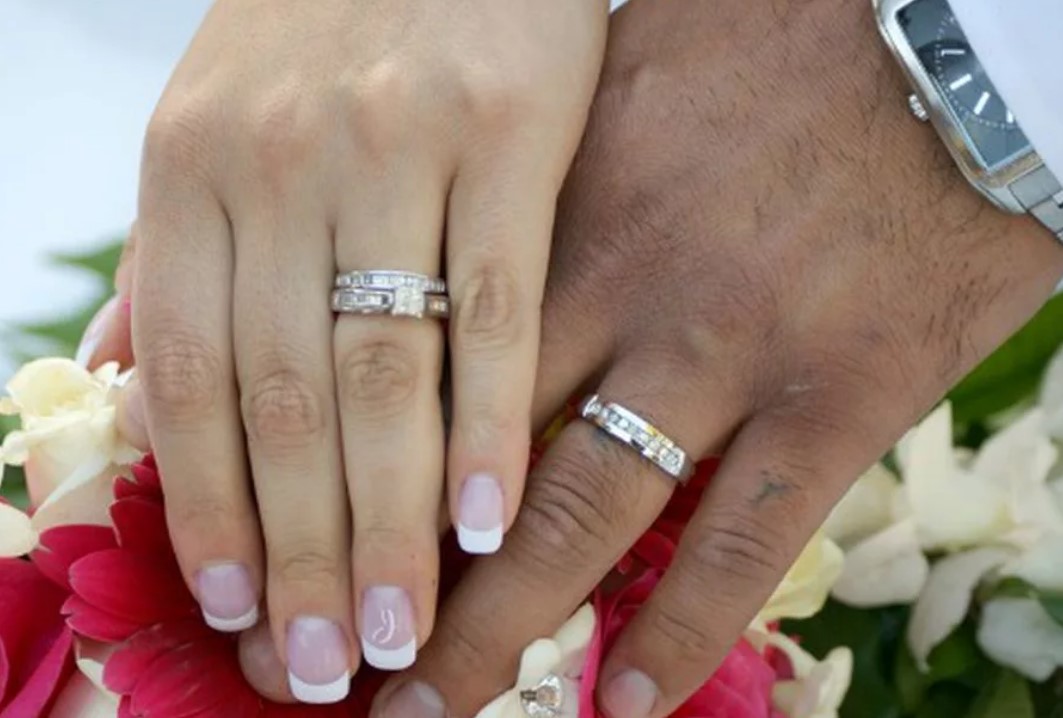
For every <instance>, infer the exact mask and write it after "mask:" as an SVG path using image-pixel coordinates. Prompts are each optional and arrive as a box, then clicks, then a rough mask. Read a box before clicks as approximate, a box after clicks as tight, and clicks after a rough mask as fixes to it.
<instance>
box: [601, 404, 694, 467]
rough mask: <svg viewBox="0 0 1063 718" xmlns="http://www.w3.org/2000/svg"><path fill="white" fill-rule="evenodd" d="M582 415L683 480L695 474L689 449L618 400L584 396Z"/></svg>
mask: <svg viewBox="0 0 1063 718" xmlns="http://www.w3.org/2000/svg"><path fill="white" fill-rule="evenodd" d="M580 416H582V417H583V418H584V419H586V420H587V421H589V422H590V423H592V424H594V425H595V426H597V427H598V428H599V429H601V430H602V431H604V432H605V433H606V434H608V435H609V436H610V437H612V438H614V439H616V440H617V441H619V442H620V443H621V444H624V445H625V446H628V447H630V448H632V449H634V450H635V451H636V452H638V454H639V455H640V456H642V457H643V458H644V459H647V460H649V461H651V462H652V463H653V464H655V465H656V466H657V467H658V468H659V469H661V471H663V472H665V473H666V474H668V475H669V476H671V477H672V478H673V479H676V480H677V481H679V482H680V483H683V484H685V483H686V482H687V481H689V480H690V477H691V476H693V475H694V463H693V462H692V461H691V460H690V457H689V456H687V453H686V452H685V451H683V450H682V449H681V448H679V446H678V445H677V444H676V443H675V442H674V441H672V440H671V439H669V438H668V437H667V436H665V435H664V434H663V433H662V432H661V430H660V429H658V428H657V427H655V426H654V425H653V424H651V423H650V422H648V421H646V420H645V419H643V418H642V417H640V416H639V415H638V414H636V413H635V412H633V411H631V410H629V409H625V408H624V407H622V406H620V405H619V404H614V403H606V402H603V401H602V400H601V398H600V397H599V396H598V395H597V394H595V395H594V396H591V397H588V398H587V399H585V400H584V402H583V405H582V406H581V407H580Z"/></svg>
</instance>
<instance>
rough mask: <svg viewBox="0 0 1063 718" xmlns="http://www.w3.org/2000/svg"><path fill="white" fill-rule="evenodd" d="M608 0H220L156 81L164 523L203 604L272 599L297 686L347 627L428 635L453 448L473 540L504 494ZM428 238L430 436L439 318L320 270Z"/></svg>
mask: <svg viewBox="0 0 1063 718" xmlns="http://www.w3.org/2000/svg"><path fill="white" fill-rule="evenodd" d="M607 10H608V3H607V2H605V0H504V1H497V0H490V1H488V0H445V1H444V0H437V1H432V2H423V1H421V2H414V1H413V0H391V1H389V2H381V1H380V0H317V1H315V2H299V3H292V2H281V1H280V0H219V1H218V2H217V3H216V5H215V6H214V8H213V9H212V11H211V12H210V14H209V16H208V17H207V19H206V21H205V22H204V24H203V27H202V28H201V30H200V32H199V34H198V36H197V37H196V39H195V41H194V42H193V44H192V46H191V48H190V49H189V51H188V54H187V56H186V57H185V58H184V60H183V61H182V62H181V64H180V66H179V67H178V69H177V71H176V73H175V75H174V77H173V80H172V81H171V83H170V85H169V87H168V88H167V90H166V93H165V95H164V97H163V99H162V101H161V102H160V104H159V107H158V110H157V112H156V114H155V116H154V118H153V120H152V122H151V125H150V127H149V129H148V133H147V140H146V145H145V155H144V165H143V173H142V179H141V196H140V211H139V221H138V234H139V241H138V244H137V251H136V259H135V264H136V272H135V277H136V279H135V282H134V283H133V290H132V305H133V324H134V328H135V330H134V346H135V350H136V352H135V353H136V358H137V363H138V373H139V380H140V385H141V387H142V389H141V390H142V392H143V397H144V399H145V402H146V407H147V425H148V428H149V432H150V437H151V440H152V445H153V447H154V450H155V452H156V454H157V457H158V461H159V464H160V467H161V469H162V475H163V476H164V477H165V482H166V487H165V488H166V492H167V512H168V518H169V524H170V530H171V533H172V535H173V540H174V545H175V548H176V551H177V557H178V560H179V562H180V564H181V567H182V570H183V571H184V574H185V577H186V580H187V581H188V584H189V586H190V587H191V588H192V590H193V592H194V593H195V595H196V596H197V597H198V599H199V601H200V604H201V605H202V608H203V611H204V613H205V615H206V616H207V618H208V621H209V622H211V623H212V624H213V625H215V626H217V627H219V628H222V629H223V630H233V631H235V630H241V629H245V628H248V627H250V626H251V625H253V624H255V622H256V621H257V620H258V618H259V616H258V606H259V604H260V602H261V601H262V600H263V599H265V603H266V605H267V606H268V608H269V619H270V625H271V627H272V633H273V639H274V641H275V643H276V645H277V648H278V651H279V653H280V655H281V656H283V657H284V662H285V663H286V666H287V669H288V672H289V676H290V680H291V685H292V688H293V692H294V694H295V696H296V697H297V698H299V699H302V700H304V701H312V702H329V701H333V700H337V699H339V698H341V697H342V696H343V695H344V694H345V692H346V690H347V681H348V676H349V674H350V672H351V671H354V670H356V669H357V667H358V664H359V653H360V650H359V645H358V644H359V641H358V637H359V636H360V637H361V646H362V650H361V653H362V655H363V657H365V658H366V659H367V660H368V661H369V662H370V663H373V664H374V665H376V666H377V667H380V668H384V669H398V668H404V667H406V666H408V665H409V664H410V663H411V662H412V661H413V658H414V655H415V651H416V648H417V646H419V645H421V644H423V643H424V642H425V641H426V640H427V639H428V636H429V635H430V633H431V632H432V626H433V620H434V612H435V594H436V582H437V570H438V569H437V563H438V559H437V544H438V535H437V516H438V510H439V506H440V502H441V496H442V482H443V477H444V470H445V474H446V476H447V477H448V485H449V506H450V512H451V516H452V520H453V521H454V523H455V524H456V525H459V526H461V527H463V528H465V529H466V531H464V534H465V537H466V539H467V540H466V549H467V550H469V551H471V552H484V553H486V552H492V551H494V550H497V548H498V543H499V541H500V540H501V535H502V531H503V530H504V529H506V528H507V527H508V526H509V524H510V523H511V522H512V521H513V519H514V517H515V515H516V513H517V508H518V506H519V504H520V501H521V494H522V488H523V479H524V473H525V468H526V461H527V443H528V437H529V435H530V429H529V424H530V418H529V417H530V410H531V403H532V391H533V384H534V380H535V372H536V360H537V357H538V348H539V326H540V317H539V306H540V301H541V294H542V289H543V283H544V275H545V271H546V265H547V259H548V251H549V243H550V236H551V229H552V226H553V219H554V207H555V202H556V199H557V194H558V191H559V189H560V186H561V183H562V181H563V179H564V176H565V173H566V171H567V169H568V166H569V163H570V160H571V157H572V154H573V153H574V151H575V148H576V146H577V144H578V141H579V138H580V136H581V133H582V130H583V125H584V122H585V119H586V113H587V109H588V106H589V104H590V100H591V97H592V94H593V91H594V88H595V84H596V81H597V77H598V71H599V65H600V61H601V55H602V53H603V51H604V39H605V28H606V19H607ZM444 265H445V273H446V276H447V278H448V281H449V284H450V289H451V297H452V300H453V308H452V317H451V320H450V324H449V330H450V342H451V347H452V352H451V354H450V367H451V373H452V377H453V395H454V401H453V421H452V431H451V434H450V438H449V445H448V446H446V447H445V446H444V443H445V442H444V429H443V412H442V408H441V405H440V398H439V397H440V390H439V380H440V374H441V367H442V364H443V346H444V336H443V330H442V328H441V326H440V325H439V324H437V323H435V322H433V321H431V320H424V321H416V320H412V319H396V318H391V317H384V318H382V317H348V316H345V317H341V318H340V319H339V320H337V319H336V318H335V317H334V316H333V314H332V312H331V310H330V307H329V298H330V292H331V289H332V285H333V279H334V277H335V275H336V273H337V271H341V272H345V271H351V270H358V269H393V270H409V271H415V272H420V273H424V274H427V275H432V276H437V275H440V274H442V273H443V269H444ZM444 449H446V454H445V452H444ZM444 455H446V461H445V462H444Z"/></svg>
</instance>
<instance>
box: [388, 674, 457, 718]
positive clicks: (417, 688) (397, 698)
mask: <svg viewBox="0 0 1063 718" xmlns="http://www.w3.org/2000/svg"><path fill="white" fill-rule="evenodd" d="M445 713H446V705H445V704H444V703H443V698H442V697H441V696H440V695H439V693H438V692H437V691H436V689H435V688H432V686H430V685H428V684H427V683H421V682H418V681H415V682H413V683H407V684H406V685H404V686H403V687H402V688H400V689H398V690H397V691H395V694H394V695H392V696H391V698H390V699H389V700H388V701H387V703H385V704H384V708H383V710H382V711H381V712H380V713H379V714H375V715H376V718H443V717H444V715H445Z"/></svg>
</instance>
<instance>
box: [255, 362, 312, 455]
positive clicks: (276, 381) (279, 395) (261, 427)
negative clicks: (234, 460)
mask: <svg viewBox="0 0 1063 718" xmlns="http://www.w3.org/2000/svg"><path fill="white" fill-rule="evenodd" d="M242 409H243V415H244V426H245V428H246V429H247V434H248V440H249V442H250V443H251V444H252V445H261V446H263V447H267V448H268V447H277V448H292V449H301V448H305V447H306V446H308V445H311V444H313V443H315V442H316V441H317V440H318V438H319V437H320V436H321V434H322V433H323V431H324V428H325V413H324V408H323V402H322V401H321V399H320V398H319V397H318V394H317V392H315V391H314V389H313V388H312V385H311V383H310V382H309V381H308V380H307V379H305V378H304V377H302V376H300V374H299V373H298V372H295V371H292V370H290V369H278V370H273V371H271V372H268V373H266V374H264V375H263V376H261V377H259V378H256V379H255V380H253V381H252V382H251V383H250V386H249V388H248V390H247V391H246V392H244V395H243V397H242Z"/></svg>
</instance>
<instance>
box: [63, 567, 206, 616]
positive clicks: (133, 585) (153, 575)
mask: <svg viewBox="0 0 1063 718" xmlns="http://www.w3.org/2000/svg"><path fill="white" fill-rule="evenodd" d="M70 585H71V586H73V588H74V591H75V593H76V594H77V595H78V596H80V597H81V598H83V599H85V601H86V602H88V603H90V604H92V605H94V606H101V607H106V611H107V612H108V613H110V614H111V615H113V616H117V617H118V618H120V619H123V620H126V621H131V622H137V623H139V624H140V625H141V626H153V625H155V624H156V623H162V622H163V621H167V620H180V619H182V618H188V617H190V616H195V615H197V614H198V613H199V609H198V608H197V606H196V602H195V599H193V598H192V595H191V594H190V593H189V592H188V588H187V587H186V586H185V583H184V580H183V579H182V578H181V574H180V573H179V571H178V569H177V566H176V564H173V563H170V562H169V561H160V560H159V559H158V557H155V556H148V555H144V554H139V553H134V552H132V551H124V550H122V549H109V550H107V551H97V552H96V553H94V554H91V555H89V556H86V557H85V558H82V559H80V560H79V561H78V562H77V563H75V564H74V565H73V566H71V567H70Z"/></svg>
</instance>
